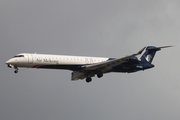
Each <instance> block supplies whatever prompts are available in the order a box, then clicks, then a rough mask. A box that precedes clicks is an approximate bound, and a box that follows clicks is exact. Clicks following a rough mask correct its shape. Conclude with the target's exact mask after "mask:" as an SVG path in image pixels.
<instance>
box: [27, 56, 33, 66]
mask: <svg viewBox="0 0 180 120" xmlns="http://www.w3.org/2000/svg"><path fill="white" fill-rule="evenodd" d="M27 56H28V63H29V64H33V56H32V54H27Z"/></svg>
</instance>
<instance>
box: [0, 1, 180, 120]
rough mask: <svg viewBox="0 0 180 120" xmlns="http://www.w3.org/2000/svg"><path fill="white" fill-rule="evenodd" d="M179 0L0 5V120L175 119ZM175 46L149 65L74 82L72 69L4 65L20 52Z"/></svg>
mask: <svg viewBox="0 0 180 120" xmlns="http://www.w3.org/2000/svg"><path fill="white" fill-rule="evenodd" d="M179 32H180V1H179V0H146V1H145V0H144V1H142V0H129V1H128V0H2V1H1V4H0V42H1V44H0V56H1V59H0V66H1V68H0V76H1V77H0V120H178V119H180V114H179V111H180V79H179V74H180V72H179V60H180V54H179V51H180V48H179V46H180V34H179ZM148 45H155V46H163V45H174V46H175V47H173V48H168V49H163V50H162V51H160V52H158V53H157V54H156V57H155V59H154V61H153V64H155V66H156V67H155V68H153V69H150V70H147V71H142V72H137V73H132V74H124V73H112V74H106V75H104V77H103V78H101V79H98V78H93V81H92V82H91V83H90V84H87V83H86V82H85V81H76V82H72V81H71V80H70V78H71V71H63V70H37V69H20V71H19V73H18V74H14V70H13V69H10V68H7V66H6V65H5V62H6V60H8V59H10V58H11V57H13V56H14V55H16V54H18V53H24V52H30V53H35V52H36V53H48V54H68V55H87V56H101V57H117V58H118V57H124V56H126V55H130V54H132V53H135V52H137V51H139V50H140V49H141V48H143V47H144V46H148Z"/></svg>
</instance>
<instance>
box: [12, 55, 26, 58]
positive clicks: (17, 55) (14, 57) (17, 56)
mask: <svg viewBox="0 0 180 120" xmlns="http://www.w3.org/2000/svg"><path fill="white" fill-rule="evenodd" d="M17 57H24V55H16V56H14V57H13V58H17Z"/></svg>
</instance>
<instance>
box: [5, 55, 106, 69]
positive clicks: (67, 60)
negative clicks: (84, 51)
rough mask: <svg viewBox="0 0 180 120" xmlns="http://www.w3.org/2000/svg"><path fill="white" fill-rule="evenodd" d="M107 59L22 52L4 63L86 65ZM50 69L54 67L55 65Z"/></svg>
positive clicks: (27, 66) (12, 64) (22, 64)
mask: <svg viewBox="0 0 180 120" xmlns="http://www.w3.org/2000/svg"><path fill="white" fill-rule="evenodd" d="M108 59H109V58H102V57H86V56H67V55H49V54H36V53H35V54H30V53H22V54H18V55H16V56H14V57H13V58H11V59H10V60H8V61H7V62H6V64H7V65H9V66H14V67H25V68H41V67H42V66H49V65H57V66H58V65H87V64H93V63H99V62H103V61H107V60H108ZM43 68H46V67H43ZM52 69H56V67H53V68H52ZM57 69H58V67H57Z"/></svg>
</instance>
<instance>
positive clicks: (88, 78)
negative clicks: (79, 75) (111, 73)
mask: <svg viewBox="0 0 180 120" xmlns="http://www.w3.org/2000/svg"><path fill="white" fill-rule="evenodd" d="M97 77H98V78H101V77H103V73H101V72H100V73H98V74H97ZM91 81H92V78H91V77H89V76H87V78H86V82H87V83H89V82H91Z"/></svg>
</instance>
